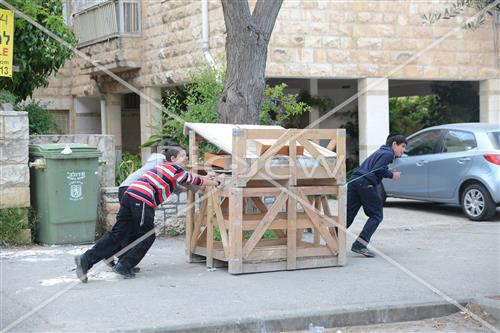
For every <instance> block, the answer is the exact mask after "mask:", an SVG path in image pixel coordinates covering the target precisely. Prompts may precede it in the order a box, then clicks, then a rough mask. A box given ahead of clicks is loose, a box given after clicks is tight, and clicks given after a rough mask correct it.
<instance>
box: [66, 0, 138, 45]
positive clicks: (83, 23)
mask: <svg viewBox="0 0 500 333" xmlns="http://www.w3.org/2000/svg"><path fill="white" fill-rule="evenodd" d="M73 29H74V31H75V34H76V36H77V37H78V47H83V46H87V45H90V44H94V43H98V42H100V41H103V40H106V39H109V38H113V37H119V36H138V35H140V34H141V8H140V1H138V0H111V1H106V2H102V3H99V4H97V5H95V6H92V7H89V8H86V9H84V10H82V11H81V12H78V13H75V14H74V16H73Z"/></svg>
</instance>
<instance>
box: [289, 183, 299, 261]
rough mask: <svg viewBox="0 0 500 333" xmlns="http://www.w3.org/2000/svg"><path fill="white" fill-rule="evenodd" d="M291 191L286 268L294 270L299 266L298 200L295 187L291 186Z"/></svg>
mask: <svg viewBox="0 0 500 333" xmlns="http://www.w3.org/2000/svg"><path fill="white" fill-rule="evenodd" d="M288 190H289V191H290V193H289V195H288V202H287V213H288V227H287V230H286V234H287V238H286V239H287V250H286V263H287V264H286V269H288V270H293V269H296V268H297V263H296V259H297V200H296V199H295V196H296V193H295V188H294V187H289V188H288Z"/></svg>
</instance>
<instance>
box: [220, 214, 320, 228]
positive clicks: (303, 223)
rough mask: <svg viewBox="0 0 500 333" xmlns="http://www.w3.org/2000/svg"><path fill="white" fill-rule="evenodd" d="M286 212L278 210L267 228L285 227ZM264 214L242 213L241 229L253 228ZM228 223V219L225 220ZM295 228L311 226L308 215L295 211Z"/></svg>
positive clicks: (286, 220) (286, 221)
mask: <svg viewBox="0 0 500 333" xmlns="http://www.w3.org/2000/svg"><path fill="white" fill-rule="evenodd" d="M287 214H288V213H286V212H279V213H278V214H277V215H276V217H275V218H274V220H273V221H272V222H271V224H269V226H268V229H270V230H278V229H287V227H288V226H287V223H288V215H287ZM264 216H265V214H244V215H243V231H248V230H255V229H256V228H257V226H258V225H259V223H260V221H262V219H263V218H264ZM227 221H228V223H229V220H227ZM296 224H297V228H311V227H312V225H311V222H310V221H309V217H308V216H307V214H305V213H297V217H296Z"/></svg>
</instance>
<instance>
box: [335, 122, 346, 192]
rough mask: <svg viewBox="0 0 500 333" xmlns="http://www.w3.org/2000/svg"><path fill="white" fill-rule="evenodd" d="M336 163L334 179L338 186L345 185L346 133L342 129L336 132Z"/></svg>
mask: <svg viewBox="0 0 500 333" xmlns="http://www.w3.org/2000/svg"><path fill="white" fill-rule="evenodd" d="M336 139H337V149H336V152H337V162H336V168H335V170H334V172H335V178H336V179H337V182H338V183H339V184H345V182H346V165H345V162H346V131H345V129H344V128H342V129H338V130H337V136H336Z"/></svg>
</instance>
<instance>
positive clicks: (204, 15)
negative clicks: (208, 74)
mask: <svg viewBox="0 0 500 333" xmlns="http://www.w3.org/2000/svg"><path fill="white" fill-rule="evenodd" d="M201 22H202V25H201V49H202V51H203V55H204V56H205V59H206V60H207V62H208V63H209V64H210V67H212V68H214V69H218V67H217V64H216V63H215V60H214V58H213V57H212V55H211V54H210V48H209V45H208V0H201Z"/></svg>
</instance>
